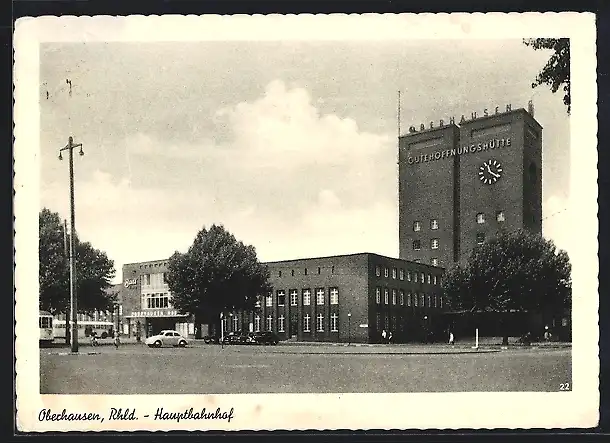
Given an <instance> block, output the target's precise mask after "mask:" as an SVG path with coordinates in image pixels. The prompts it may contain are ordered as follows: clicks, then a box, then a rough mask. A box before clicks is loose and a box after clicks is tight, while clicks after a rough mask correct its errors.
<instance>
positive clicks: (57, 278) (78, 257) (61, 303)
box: [38, 208, 116, 340]
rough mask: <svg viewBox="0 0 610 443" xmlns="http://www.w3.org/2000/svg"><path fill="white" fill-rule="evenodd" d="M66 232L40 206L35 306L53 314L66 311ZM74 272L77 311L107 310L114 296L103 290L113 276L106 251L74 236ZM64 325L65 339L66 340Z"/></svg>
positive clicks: (67, 252)
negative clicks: (37, 300)
mask: <svg viewBox="0 0 610 443" xmlns="http://www.w3.org/2000/svg"><path fill="white" fill-rule="evenodd" d="M69 244H70V235H69V234H68V233H66V232H65V227H64V225H63V224H62V222H61V219H60V217H59V214H57V213H55V212H51V211H50V210H48V209H46V208H44V209H43V210H42V211H41V212H40V214H39V243H38V257H39V283H40V289H39V295H40V298H39V305H40V309H43V310H46V311H49V312H51V313H52V314H53V315H55V314H59V313H63V314H66V325H69V323H68V322H69V319H68V317H69V316H68V314H69V312H70V263H69V249H68V248H69ZM75 271H76V282H77V284H76V288H77V289H76V290H77V297H78V311H79V312H82V313H90V312H93V311H94V310H101V311H103V310H107V309H111V308H112V307H113V305H114V303H115V301H116V300H115V299H116V295H114V294H110V293H109V292H107V289H108V288H110V286H111V283H110V282H111V280H112V278H113V277H114V274H115V269H114V263H113V261H112V260H110V259H109V258H108V257H107V255H106V253H105V252H103V251H99V250H97V249H95V248H94V247H93V246H92V245H91V244H90V243H88V242H84V243H83V242H80V241H79V240H78V237H76V238H75ZM68 331H69V328H66V340H69V334H68Z"/></svg>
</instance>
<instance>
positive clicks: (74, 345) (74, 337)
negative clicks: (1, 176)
mask: <svg viewBox="0 0 610 443" xmlns="http://www.w3.org/2000/svg"><path fill="white" fill-rule="evenodd" d="M74 148H80V151H79V154H80V155H81V156H83V155H85V153H84V152H83V144H82V143H78V144H74V139H73V138H72V136H70V137H68V144H67V145H66V146H65V147H63V148H61V149H60V150H59V159H60V160H63V158H62V156H61V152H62V151H66V150H67V151H68V159H69V160H70V169H69V171H70V317H71V318H72V328H71V334H70V346H71V350H72V352H78V326H77V324H76V320H77V319H76V313H77V310H78V304H77V300H76V270H75V268H74V237H75V236H76V228H75V227H74V226H75V225H74V224H75V217H74Z"/></svg>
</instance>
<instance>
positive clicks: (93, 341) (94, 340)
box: [91, 331, 97, 346]
mask: <svg viewBox="0 0 610 443" xmlns="http://www.w3.org/2000/svg"><path fill="white" fill-rule="evenodd" d="M91 346H97V333H96V332H95V331H91Z"/></svg>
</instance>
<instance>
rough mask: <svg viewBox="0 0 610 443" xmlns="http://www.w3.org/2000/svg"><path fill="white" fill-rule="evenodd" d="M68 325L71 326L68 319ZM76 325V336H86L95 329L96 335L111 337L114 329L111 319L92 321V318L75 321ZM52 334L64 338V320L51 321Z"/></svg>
mask: <svg viewBox="0 0 610 443" xmlns="http://www.w3.org/2000/svg"><path fill="white" fill-rule="evenodd" d="M70 326H72V321H70ZM76 326H77V327H78V338H79V339H80V338H88V337H90V336H91V333H92V332H93V331H95V333H96V335H97V336H98V337H99V338H108V337H112V334H113V331H114V323H113V322H111V321H93V320H90V321H88V320H83V321H78V322H76ZM53 336H54V337H55V338H65V337H66V321H65V320H63V321H59V320H55V321H54V322H53Z"/></svg>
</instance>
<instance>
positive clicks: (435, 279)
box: [434, 275, 438, 285]
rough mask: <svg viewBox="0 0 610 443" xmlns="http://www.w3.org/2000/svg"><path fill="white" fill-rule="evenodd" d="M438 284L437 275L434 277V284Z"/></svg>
mask: <svg viewBox="0 0 610 443" xmlns="http://www.w3.org/2000/svg"><path fill="white" fill-rule="evenodd" d="M437 283H438V278H437V277H436V275H435V276H434V284H435V285H436V284H437Z"/></svg>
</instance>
